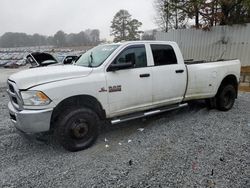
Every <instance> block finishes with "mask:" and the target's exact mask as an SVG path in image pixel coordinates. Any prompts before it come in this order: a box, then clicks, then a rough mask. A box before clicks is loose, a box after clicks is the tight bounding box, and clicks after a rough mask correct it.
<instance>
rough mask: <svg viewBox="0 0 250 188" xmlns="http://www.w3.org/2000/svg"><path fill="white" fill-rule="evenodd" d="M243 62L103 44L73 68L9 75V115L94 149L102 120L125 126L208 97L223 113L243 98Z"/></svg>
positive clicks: (167, 46) (142, 45)
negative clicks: (240, 91)
mask: <svg viewBox="0 0 250 188" xmlns="http://www.w3.org/2000/svg"><path fill="white" fill-rule="evenodd" d="M240 67H241V65H240V61H239V60H228V61H222V60H221V61H217V62H203V63H200V62H194V61H188V62H184V60H183V57H182V54H181V51H180V49H179V47H178V45H177V44H176V43H175V42H159V41H133V42H125V43H116V44H106V45H100V46H97V47H95V48H93V49H91V50H89V51H88V52H86V53H85V54H83V55H82V56H81V58H80V59H79V60H78V61H77V62H76V63H75V64H74V65H67V66H63V65H61V66H49V67H42V68H36V69H30V70H25V71H21V72H19V73H16V74H13V75H11V76H10V77H9V79H8V81H7V82H8V93H9V96H10V102H9V104H8V108H9V111H10V118H11V120H12V121H13V123H14V125H15V127H16V128H17V129H19V130H20V131H22V132H25V133H38V132H46V131H50V130H53V131H54V133H55V135H56V137H57V138H58V140H59V141H60V143H61V144H62V145H63V146H64V148H66V149H67V150H70V151H78V150H82V149H85V148H87V147H89V146H91V145H92V144H93V143H94V142H95V140H96V139H97V136H98V130H99V126H100V122H102V120H109V121H110V122H111V123H113V124H115V123H120V122H124V121H128V120H131V119H135V118H140V117H144V116H150V115H153V114H157V113H160V112H163V111H168V110H172V109H177V108H181V107H184V106H186V105H187V103H186V102H187V101H190V100H194V99H206V100H207V102H208V103H209V104H210V106H213V107H216V108H217V109H219V110H223V111H226V110H229V109H231V108H232V106H233V104H234V101H235V98H237V91H238V83H239V78H240Z"/></svg>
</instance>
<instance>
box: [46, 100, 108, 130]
mask: <svg viewBox="0 0 250 188" xmlns="http://www.w3.org/2000/svg"><path fill="white" fill-rule="evenodd" d="M73 106H77V107H87V108H89V109H91V110H93V111H94V112H96V113H97V115H98V117H99V118H100V119H102V120H103V119H105V118H106V112H105V110H104V109H103V107H102V105H101V103H100V102H99V101H98V100H97V99H96V98H95V97H93V96H91V95H75V96H71V97H68V98H66V99H64V100H62V101H61V102H60V103H59V104H58V105H57V106H56V107H55V108H54V110H53V112H52V116H51V124H50V129H53V128H55V122H56V121H57V119H58V117H59V115H60V114H61V112H62V110H64V109H65V108H66V109H67V108H72V107H73Z"/></svg>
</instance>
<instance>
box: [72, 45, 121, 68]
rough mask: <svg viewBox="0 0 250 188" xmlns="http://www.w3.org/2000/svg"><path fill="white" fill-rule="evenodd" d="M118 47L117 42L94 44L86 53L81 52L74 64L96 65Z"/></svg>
mask: <svg viewBox="0 0 250 188" xmlns="http://www.w3.org/2000/svg"><path fill="white" fill-rule="evenodd" d="M118 47H119V45H118V44H115V45H101V46H96V47H94V48H92V49H90V50H89V51H87V52H86V53H84V54H82V56H81V57H80V59H78V60H77V62H76V63H75V64H76V65H79V66H84V67H98V66H100V65H101V64H102V63H103V62H104V61H105V60H106V59H107V58H108V57H109V56H110V54H112V52H113V51H115V49H117V48H118Z"/></svg>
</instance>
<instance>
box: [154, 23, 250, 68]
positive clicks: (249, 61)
mask: <svg viewBox="0 0 250 188" xmlns="http://www.w3.org/2000/svg"><path fill="white" fill-rule="evenodd" d="M156 39H157V40H163V41H175V42H177V43H178V44H179V46H180V48H181V50H182V53H183V56H184V59H194V60H209V61H213V60H218V59H240V61H241V64H242V66H250V24H246V25H243V26H242V25H234V26H216V27H213V28H211V30H210V31H203V30H197V29H180V30H172V31H170V32H168V33H162V32H158V33H157V34H156Z"/></svg>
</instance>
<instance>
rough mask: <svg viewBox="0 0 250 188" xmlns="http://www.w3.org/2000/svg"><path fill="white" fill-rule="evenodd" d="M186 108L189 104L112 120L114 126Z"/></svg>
mask: <svg viewBox="0 0 250 188" xmlns="http://www.w3.org/2000/svg"><path fill="white" fill-rule="evenodd" d="M186 106H188V104H187V103H183V104H179V105H174V106H168V107H163V108H160V109H154V110H152V111H147V112H142V113H136V114H132V115H126V116H122V117H119V118H118V119H113V120H111V124H113V125H114V124H118V123H122V122H126V121H130V120H133V119H138V118H143V117H147V116H152V115H155V114H159V113H162V112H167V111H170V110H176V109H179V108H183V107H186Z"/></svg>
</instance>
